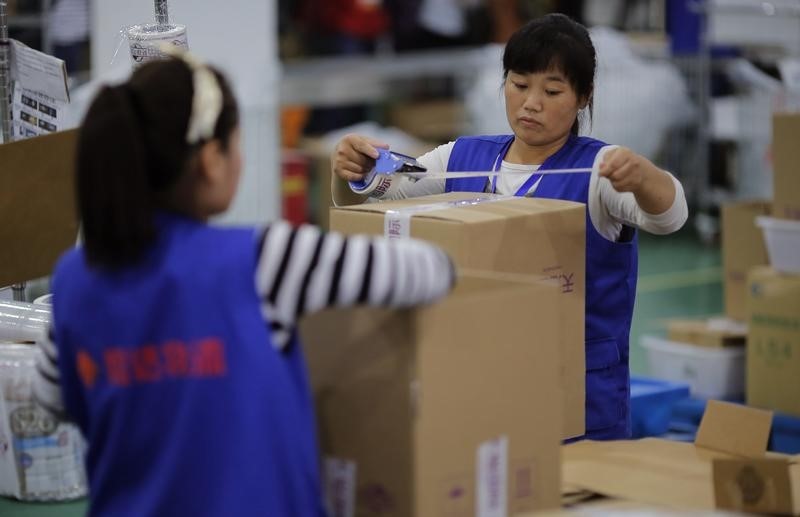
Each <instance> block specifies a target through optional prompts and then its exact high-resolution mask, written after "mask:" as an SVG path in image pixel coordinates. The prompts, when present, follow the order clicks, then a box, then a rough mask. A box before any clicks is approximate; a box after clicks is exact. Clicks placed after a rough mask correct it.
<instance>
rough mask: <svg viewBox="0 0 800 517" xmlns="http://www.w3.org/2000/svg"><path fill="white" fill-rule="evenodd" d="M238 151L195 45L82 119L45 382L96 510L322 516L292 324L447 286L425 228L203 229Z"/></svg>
mask: <svg viewBox="0 0 800 517" xmlns="http://www.w3.org/2000/svg"><path fill="white" fill-rule="evenodd" d="M241 164H242V161H241V156H240V151H239V119H238V112H237V107H236V101H235V99H234V97H233V94H232V93H231V89H230V87H229V85H228V83H227V81H226V80H225V78H224V77H223V76H222V75H221V74H220V73H219V72H217V71H216V70H214V69H213V68H211V67H208V66H206V65H204V64H202V63H199V62H197V61H196V60H195V59H193V58H192V57H191V56H189V55H185V54H179V55H176V56H174V57H173V58H170V59H167V60H165V61H159V62H154V63H150V64H147V65H144V66H143V67H141V68H140V69H138V70H137V71H136V72H135V73H134V74H133V76H132V77H131V79H130V80H129V81H127V82H125V83H123V84H121V85H119V86H113V87H108V88H106V89H104V90H103V91H102V92H101V93H100V94H99V95H98V96H97V98H96V99H95V100H94V102H93V104H92V106H91V108H90V109H89V111H88V114H87V115H86V118H85V120H84V122H83V124H82V126H81V129H80V136H79V143H78V158H77V201H78V203H77V204H78V209H79V212H80V214H79V215H80V218H81V221H82V224H83V231H84V234H83V235H84V244H83V247H82V248H78V249H74V250H71V251H69V252H68V253H66V254H65V255H64V256H63V257H62V258H61V260H60V261H59V263H58V266H57V267H56V270H55V273H54V279H53V323H52V327H51V332H50V336H49V339H47V340H45V341H44V342H43V343H41V345H40V346H41V349H42V353H41V354H40V358H39V362H38V364H37V372H38V375H37V378H36V381H35V383H34V392H35V395H36V398H37V400H38V401H39V403H40V405H42V406H43V407H44V408H45V409H47V410H49V411H50V412H52V413H54V414H55V415H57V416H59V417H60V418H63V419H69V420H71V421H74V422H75V423H76V424H77V425H78V426H79V428H80V429H81V431H82V432H83V434H84V436H85V437H86V439H87V440H88V443H89V453H88V455H87V458H86V463H87V472H88V476H89V487H90V490H89V498H90V508H89V513H90V515H113V516H124V515H131V516H147V515H192V516H204V515H209V516H210V515H269V516H290V515H292V516H306V515H308V516H318V515H322V514H323V513H324V511H323V508H322V502H321V493H322V490H321V486H320V475H319V470H318V451H317V443H316V437H315V433H314V417H313V409H312V405H311V397H310V393H309V389H308V381H307V379H306V373H305V365H304V361H303V356H302V351H301V348H300V345H299V343H298V342H297V336H296V332H295V327H296V324H297V320H298V319H299V318H300V317H302V316H303V315H304V314H308V313H310V312H314V311H318V310H320V309H323V308H325V307H328V306H339V307H342V306H349V305H354V304H369V305H382V306H388V307H407V306H411V305H415V304H420V303H427V302H431V301H434V300H435V299H437V298H439V297H441V296H443V295H445V294H446V293H447V292H448V291H449V290H450V288H451V287H452V285H453V282H454V273H453V268H452V264H451V262H450V260H449V259H448V257H447V256H446V255H445V254H444V253H443V252H442V251H441V250H439V249H438V248H436V247H434V246H432V245H428V244H425V243H421V242H419V241H413V240H411V241H387V240H384V239H380V238H369V237H365V236H353V237H344V236H342V235H339V234H335V233H328V234H325V233H323V232H321V231H320V230H319V229H318V228H316V227H313V226H302V227H297V228H296V227H292V226H290V225H289V224H287V223H285V222H276V223H273V224H270V225H268V226H265V227H262V228H221V227H214V226H211V225H209V224H208V219H209V218H210V217H212V216H214V215H215V214H219V213H221V212H223V211H225V210H226V209H227V208H228V206H229V205H230V203H231V201H232V199H233V197H234V195H235V193H236V189H237V185H238V181H239V175H240V170H241ZM378 272H379V273H380V274H377V273H378ZM415 286H416V287H415Z"/></svg>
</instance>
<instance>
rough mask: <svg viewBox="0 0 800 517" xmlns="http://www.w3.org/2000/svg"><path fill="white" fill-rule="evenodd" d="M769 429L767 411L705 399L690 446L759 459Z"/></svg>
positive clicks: (770, 418) (770, 422)
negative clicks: (693, 440) (697, 427)
mask: <svg viewBox="0 0 800 517" xmlns="http://www.w3.org/2000/svg"><path fill="white" fill-rule="evenodd" d="M771 427H772V412H771V411H766V410H763V409H755V408H751V407H747V406H742V405H739V404H731V403H729V402H721V401H718V400H709V401H708V404H707V405H706V410H705V413H704V414H703V419H702V421H701V422H700V428H699V429H698V430H697V437H696V438H695V442H694V443H695V445H697V446H698V447H705V448H707V449H712V450H715V451H720V452H725V453H728V454H734V455H738V456H748V457H753V458H757V457H763V456H764V453H765V452H766V450H767V442H768V440H769V432H770V429H771Z"/></svg>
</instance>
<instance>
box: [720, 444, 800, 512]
mask: <svg viewBox="0 0 800 517" xmlns="http://www.w3.org/2000/svg"><path fill="white" fill-rule="evenodd" d="M713 475H714V499H715V501H716V505H717V507H718V508H722V509H725V510H736V511H745V512H748V513H749V512H754V513H770V514H783V515H794V514H795V513H796V512H797V510H796V509H795V507H794V504H795V503H794V501H793V497H794V496H793V494H792V478H791V475H790V463H789V462H788V461H787V460H786V459H767V458H760V459H755V458H753V459H716V460H714V462H713Z"/></svg>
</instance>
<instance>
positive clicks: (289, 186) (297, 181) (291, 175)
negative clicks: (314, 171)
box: [281, 149, 309, 224]
mask: <svg viewBox="0 0 800 517" xmlns="http://www.w3.org/2000/svg"><path fill="white" fill-rule="evenodd" d="M308 167H309V159H308V157H306V156H305V155H304V154H303V153H300V152H298V151H293V150H288V149H284V150H283V152H282V153H281V204H282V206H283V210H282V214H283V219H285V220H287V221H289V222H290V223H293V224H302V223H306V222H308Z"/></svg>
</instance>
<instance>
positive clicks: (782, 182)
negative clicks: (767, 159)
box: [772, 113, 800, 219]
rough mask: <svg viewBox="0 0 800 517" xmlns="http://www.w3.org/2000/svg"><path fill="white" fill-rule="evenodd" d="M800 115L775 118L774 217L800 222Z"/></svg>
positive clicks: (790, 114)
mask: <svg viewBox="0 0 800 517" xmlns="http://www.w3.org/2000/svg"><path fill="white" fill-rule="evenodd" d="M798 142H800V113H779V114H776V115H774V116H773V118H772V161H773V169H774V171H775V182H774V183H775V195H774V198H775V199H774V204H773V215H774V216H775V217H781V218H784V219H800V145H798Z"/></svg>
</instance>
